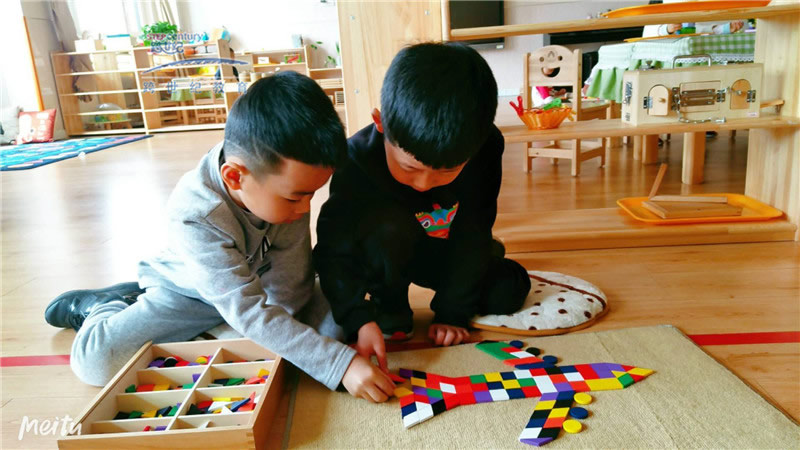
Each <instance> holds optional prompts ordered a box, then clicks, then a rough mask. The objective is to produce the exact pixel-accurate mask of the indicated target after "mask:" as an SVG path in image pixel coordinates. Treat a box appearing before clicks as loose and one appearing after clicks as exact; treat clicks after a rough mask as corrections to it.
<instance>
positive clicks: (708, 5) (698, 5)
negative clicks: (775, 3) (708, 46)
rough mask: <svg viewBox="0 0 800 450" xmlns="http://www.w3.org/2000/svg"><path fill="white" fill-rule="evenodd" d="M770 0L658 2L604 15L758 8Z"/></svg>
mask: <svg viewBox="0 0 800 450" xmlns="http://www.w3.org/2000/svg"><path fill="white" fill-rule="evenodd" d="M769 2H770V0H713V1H695V2H685V3H658V4H654V5H639V6H628V7H625V8H619V9H615V10H613V11H609V12H607V13H604V14H603V16H604V17H608V18H609V19H613V18H616V17H630V16H644V15H647V14H664V13H678V12H692V11H716V10H720V9H733V8H757V7H760V6H767V5H768V4H769Z"/></svg>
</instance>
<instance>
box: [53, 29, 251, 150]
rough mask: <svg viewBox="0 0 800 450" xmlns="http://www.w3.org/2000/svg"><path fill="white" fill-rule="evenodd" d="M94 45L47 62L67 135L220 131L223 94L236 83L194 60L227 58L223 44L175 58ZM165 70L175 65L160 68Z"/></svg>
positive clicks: (192, 48)
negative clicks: (51, 70) (223, 89)
mask: <svg viewBox="0 0 800 450" xmlns="http://www.w3.org/2000/svg"><path fill="white" fill-rule="evenodd" d="M95 45H96V47H97V49H96V50H84V51H76V52H59V53H53V54H52V55H51V58H52V61H53V70H54V72H55V79H56V86H57V89H58V94H59V102H60V105H61V111H62V115H63V117H64V122H65V126H66V131H67V134H69V135H70V136H93V135H106V134H120V133H147V134H150V133H153V132H165V131H190V130H205V129H222V128H224V127H225V118H226V117H227V113H228V108H227V107H226V104H225V101H224V97H223V95H222V87H223V85H224V83H225V82H233V81H235V78H234V75H233V69H232V68H231V66H229V65H224V64H203V65H197V64H191V61H192V60H193V59H197V58H229V57H231V51H230V48H229V47H228V43H227V41H225V40H216V41H208V42H201V43H194V44H183V46H182V53H181V52H175V53H173V54H168V53H163V52H153V51H152V50H153V49H152V48H151V47H131V48H127V49H112V50H107V49H103V48H102V43H101V42H100V41H96V44H95ZM177 61H187V63H186V64H174V63H175V62H177ZM170 63H173V64H174V65H170V66H168V67H162V68H159V67H158V66H161V65H164V64H170ZM73 68H79V70H75V69H73ZM86 69H92V70H86Z"/></svg>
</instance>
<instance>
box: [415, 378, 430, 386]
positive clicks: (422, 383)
mask: <svg viewBox="0 0 800 450" xmlns="http://www.w3.org/2000/svg"><path fill="white" fill-rule="evenodd" d="M411 385H412V386H420V387H427V386H425V380H423V379H422V378H417V377H411Z"/></svg>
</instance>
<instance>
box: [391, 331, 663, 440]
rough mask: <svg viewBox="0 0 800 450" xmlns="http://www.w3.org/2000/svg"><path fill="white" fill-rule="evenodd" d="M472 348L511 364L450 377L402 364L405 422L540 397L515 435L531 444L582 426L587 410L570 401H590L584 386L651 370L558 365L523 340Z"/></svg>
mask: <svg viewBox="0 0 800 450" xmlns="http://www.w3.org/2000/svg"><path fill="white" fill-rule="evenodd" d="M476 348H478V349H480V350H482V351H483V352H485V353H487V354H489V355H491V356H493V357H495V358H497V359H499V360H501V361H503V363H504V364H506V365H511V366H513V367H514V370H512V371H506V372H489V373H483V374H477V375H470V376H468V377H458V378H449V377H445V376H442V375H436V374H432V373H425V372H420V371H416V370H409V369H400V374H401V375H404V376H407V378H410V379H411V386H412V391H413V392H412V391H408V390H407V389H405V388H398V390H396V392H399V393H401V394H403V395H402V396H399V397H400V403H401V409H402V416H403V424H404V426H406V427H411V426H414V425H416V424H417V423H419V422H422V421H424V420H428V419H429V418H431V417H433V416H435V415H437V414H440V413H442V412H444V411H447V410H450V409H453V408H455V407H457V406H460V405H470V404H475V403H486V402H493V401H503V400H513V399H519V398H535V397H540V400H539V402H538V403H537V404H536V406H535V408H534V411H533V413H532V414H531V417H530V419H529V421H528V424H527V426H526V427H525V429H524V430H523V432H522V434H520V437H519V440H520V442H523V443H526V444H530V445H536V446H539V445H544V444H546V443H548V442H550V441H552V440H553V439H556V438H557V437H558V435H559V432H560V430H561V429H562V427H563V428H564V429H568V432H570V433H575V432H578V431H580V430H581V428H582V425H581V424H580V422H577V421H576V420H574V419H576V418H585V417H587V416H588V411H586V410H585V409H584V408H581V407H573V402H575V403H579V404H588V403H589V402H591V396H589V395H587V394H585V393H583V392H585V391H598V390H614V389H623V388H625V387H628V386H630V385H632V384H634V383H636V382H638V381H640V380H641V379H643V378H644V377H645V376H646V375H649V374H652V373H653V371H652V370H649V369H643V368H637V367H634V366H624V365H620V364H616V363H593V364H578V365H574V366H563V367H559V366H557V365H556V363H557V362H558V358H556V357H555V356H552V355H546V356H544V357H542V358H541V359H540V358H538V357H537V355H538V354H540V353H541V351H540V350H539V349H538V348H534V347H530V348H528V349H527V350H526V351H521V350H520V349H521V348H522V343H521V342H515V343H514V345H509V344H506V343H503V342H493V341H484V342H481V343H479V344H477V345H476ZM426 380H431V381H430V382H429V383H428V382H426ZM434 380H435V381H434ZM400 389H404V390H403V391H400ZM440 396H441V397H440ZM429 408H430V410H429ZM421 409H424V412H421ZM568 416H570V417H573V419H568V418H567V417H568Z"/></svg>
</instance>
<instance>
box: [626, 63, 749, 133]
mask: <svg viewBox="0 0 800 450" xmlns="http://www.w3.org/2000/svg"><path fill="white" fill-rule="evenodd" d="M763 73H764V68H763V65H762V64H730V65H716V66H699V67H697V66H696V67H682V68H677V69H662V70H634V71H627V72H625V74H624V75H623V77H622V121H623V122H625V123H629V124H631V125H640V124H646V123H665V122H686V123H694V122H713V121H717V122H725V121H726V120H728V119H740V118H748V117H758V115H759V109H760V104H759V102H760V97H759V93H760V92H763V91H762V90H761V78H762V76H763Z"/></svg>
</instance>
